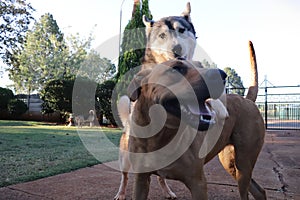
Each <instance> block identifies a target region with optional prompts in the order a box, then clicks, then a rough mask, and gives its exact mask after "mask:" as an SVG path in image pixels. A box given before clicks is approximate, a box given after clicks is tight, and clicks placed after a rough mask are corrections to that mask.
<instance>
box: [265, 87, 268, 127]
mask: <svg viewBox="0 0 300 200" xmlns="http://www.w3.org/2000/svg"><path fill="white" fill-rule="evenodd" d="M265 128H266V129H268V87H267V86H265Z"/></svg>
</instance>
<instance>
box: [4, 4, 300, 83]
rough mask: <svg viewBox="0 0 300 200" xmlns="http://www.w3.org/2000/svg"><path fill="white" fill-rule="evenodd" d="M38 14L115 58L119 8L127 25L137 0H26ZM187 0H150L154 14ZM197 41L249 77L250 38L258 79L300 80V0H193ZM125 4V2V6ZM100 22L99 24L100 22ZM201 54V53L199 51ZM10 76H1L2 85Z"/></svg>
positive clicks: (177, 8) (221, 63) (220, 62)
mask: <svg viewBox="0 0 300 200" xmlns="http://www.w3.org/2000/svg"><path fill="white" fill-rule="evenodd" d="M27 1H28V2H30V3H31V4H32V6H33V7H34V8H35V9H36V12H35V13H34V16H35V18H36V19H39V18H40V16H41V15H43V14H45V13H51V14H52V15H53V17H54V19H55V20H56V21H57V23H58V25H59V27H60V29H61V30H62V32H63V33H65V35H68V34H76V33H79V34H80V36H81V37H82V38H87V37H88V36H89V34H90V33H91V32H93V35H94V38H95V40H94V41H93V43H92V46H93V48H98V47H99V46H100V47H104V48H100V49H101V50H100V55H101V56H103V57H107V58H109V59H110V60H116V58H117V56H118V37H119V32H120V12H121V10H122V20H121V27H122V29H123V28H124V27H125V26H126V24H127V23H128V20H129V19H130V17H131V11H132V6H133V0H124V3H123V4H122V2H123V0H109V1H104V0H86V1H79V0H27ZM186 3H187V0H149V6H150V10H151V13H152V15H153V18H154V20H158V19H159V18H161V17H166V16H171V15H173V16H174V15H180V14H181V13H182V11H183V10H184V9H185V5H186ZM190 3H191V8H192V12H191V19H192V22H193V24H194V27H195V29H196V33H197V36H198V39H197V43H198V45H199V46H200V47H202V48H203V49H204V50H205V52H206V53H207V54H208V55H209V57H210V59H211V60H212V61H213V62H214V63H216V64H217V66H218V67H219V68H221V69H222V68H224V67H231V68H233V69H235V70H236V72H237V73H238V74H239V76H241V78H242V80H243V83H244V86H245V87H247V85H248V84H249V82H250V60H249V51H248V40H251V41H252V42H253V44H254V48H255V51H256V57H257V63H258V71H259V82H260V83H262V84H263V81H264V79H265V76H266V77H267V79H268V81H269V82H270V83H271V84H272V85H274V86H282V85H300V78H299V74H300V73H299V72H300V58H299V57H300V1H299V0H244V1H241V0H226V1H224V0H190ZM121 5H122V6H121ZM95 25H96V26H95ZM195 57H197V56H195ZM8 83H9V82H8V80H7V77H6V76H4V77H3V78H2V79H1V83H0V86H1V87H3V86H5V85H7V84H8Z"/></svg>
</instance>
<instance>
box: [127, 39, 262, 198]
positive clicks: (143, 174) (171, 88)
mask: <svg viewBox="0 0 300 200" xmlns="http://www.w3.org/2000/svg"><path fill="white" fill-rule="evenodd" d="M249 47H250V57H251V63H252V73H253V76H254V79H253V80H254V82H253V85H252V87H250V89H249V90H250V91H249V92H248V95H247V98H243V97H241V96H239V95H234V94H229V95H226V98H225V100H223V102H224V104H226V106H227V110H228V113H229V117H228V118H227V119H226V120H224V119H220V118H219V117H218V116H215V114H213V113H212V112H211V110H210V109H208V108H209V106H212V105H211V104H210V105H209V104H208V103H207V100H208V99H209V98H210V97H213V98H218V97H219V96H221V95H222V89H223V87H222V86H221V84H220V81H217V80H218V79H220V78H218V75H217V74H218V72H217V71H216V70H214V71H211V70H212V69H210V70H209V69H202V68H201V65H200V64H199V63H198V64H197V63H191V62H187V61H184V60H178V59H177V60H171V61H167V62H165V63H163V64H162V65H159V66H158V67H155V68H153V69H151V70H149V69H148V70H143V71H141V72H140V73H138V74H137V75H136V77H135V78H134V80H133V81H132V83H131V85H130V86H129V96H130V98H131V100H133V101H135V100H138V101H136V103H135V105H134V109H133V110H132V115H131V117H130V120H129V123H130V124H129V127H130V137H129V141H128V148H129V152H130V153H131V154H130V155H129V160H130V163H131V164H132V166H131V167H132V171H133V172H135V173H136V175H135V182H134V192H133V199H134V200H146V199H147V196H148V192H149V184H150V175H151V174H157V175H159V176H161V177H164V178H170V179H175V180H179V181H181V182H183V183H184V184H185V185H186V186H187V187H188V189H189V190H190V191H191V194H192V199H193V200H199V199H207V186H206V180H205V176H204V172H203V165H204V164H205V163H207V162H208V161H210V160H211V159H212V158H213V157H214V156H216V155H217V154H219V158H220V161H221V163H222V165H223V166H224V168H225V169H226V170H227V172H228V173H229V174H231V175H232V176H233V177H234V179H235V180H236V181H237V183H238V187H239V192H240V197H241V199H244V200H246V199H248V192H250V193H251V194H252V195H253V196H254V198H255V199H266V194H265V191H264V189H263V188H261V187H260V186H259V185H258V184H257V183H256V182H255V181H254V180H253V179H252V171H253V168H254V165H255V163H256V160H257V157H258V155H259V152H260V151H261V148H262V146H263V143H264V135H265V129H264V122H263V119H262V117H261V115H260V112H259V110H258V109H257V107H256V105H255V103H254V101H255V100H256V96H257V87H258V84H257V67H256V59H255V52H254V49H253V45H252V43H251V42H249ZM193 64H196V65H198V68H195V67H194V66H193ZM219 76H220V75H219ZM221 77H222V78H221V80H223V79H224V75H223V74H222V73H221ZM221 82H222V81H221ZM223 86H224V85H223ZM154 107H155V108H157V109H154ZM161 107H163V108H164V109H160V108H161ZM162 110H165V111H162ZM161 121H163V123H162V124H161V123H160V122H161ZM157 126H159V129H158V132H157V130H156V128H157ZM213 140H215V141H213ZM165 149H167V150H168V151H163V150H165ZM174 150H175V151H174ZM205 150H206V151H205Z"/></svg>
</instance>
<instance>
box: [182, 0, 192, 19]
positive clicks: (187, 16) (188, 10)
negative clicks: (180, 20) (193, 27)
mask: <svg viewBox="0 0 300 200" xmlns="http://www.w3.org/2000/svg"><path fill="white" fill-rule="evenodd" d="M190 14H191V4H190V2H187V3H186V8H185V10H184V11H183V12H182V14H181V16H183V17H184V18H185V19H186V21H188V22H192V20H191V15H190Z"/></svg>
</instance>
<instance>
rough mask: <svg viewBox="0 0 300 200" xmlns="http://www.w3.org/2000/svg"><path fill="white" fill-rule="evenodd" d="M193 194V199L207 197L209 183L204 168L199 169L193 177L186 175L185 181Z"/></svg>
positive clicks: (202, 199)
mask: <svg viewBox="0 0 300 200" xmlns="http://www.w3.org/2000/svg"><path fill="white" fill-rule="evenodd" d="M183 182H184V184H185V185H186V186H187V188H188V189H189V190H190V192H191V194H192V199H193V200H200V199H201V200H206V199H207V184H206V178H205V176H204V172H203V168H202V169H199V171H198V172H197V174H194V176H193V177H186V179H185V180H184V181H183Z"/></svg>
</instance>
